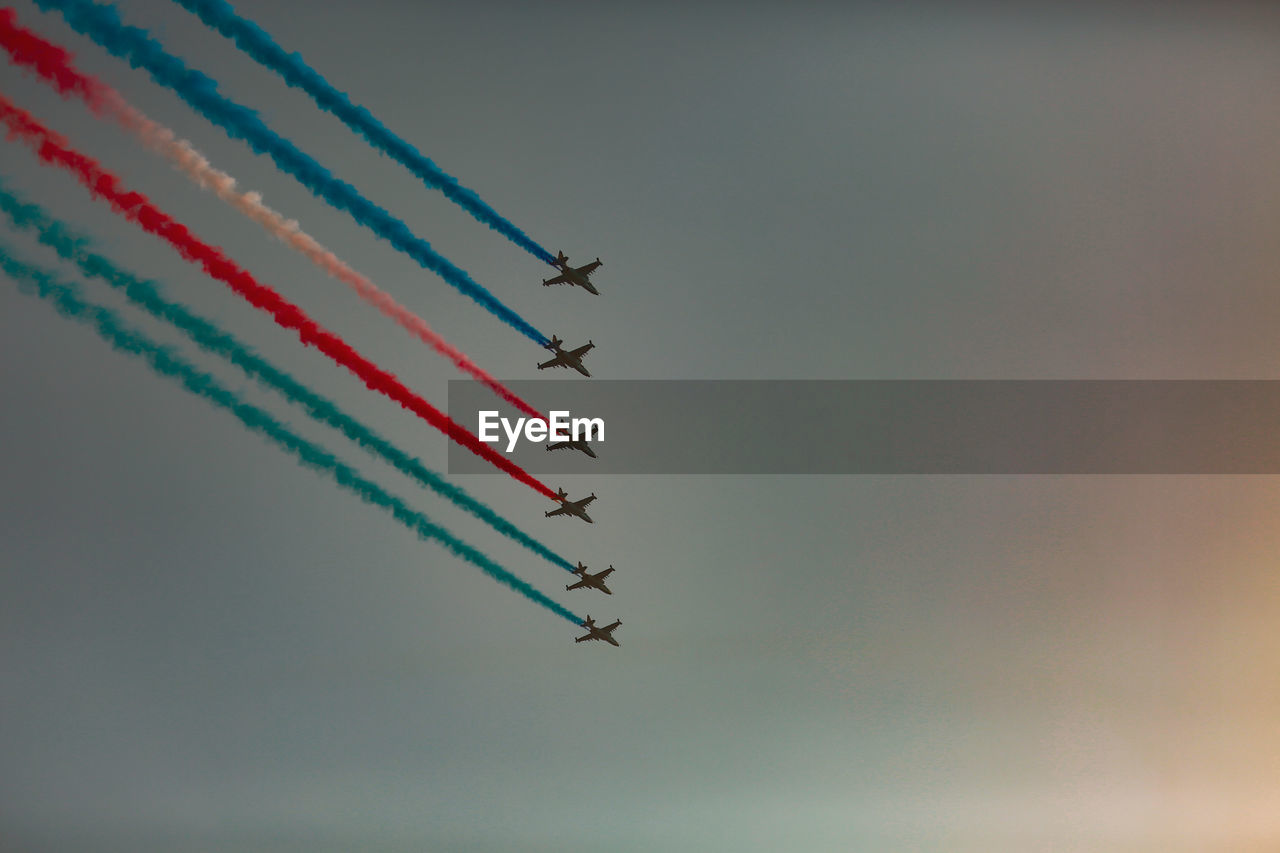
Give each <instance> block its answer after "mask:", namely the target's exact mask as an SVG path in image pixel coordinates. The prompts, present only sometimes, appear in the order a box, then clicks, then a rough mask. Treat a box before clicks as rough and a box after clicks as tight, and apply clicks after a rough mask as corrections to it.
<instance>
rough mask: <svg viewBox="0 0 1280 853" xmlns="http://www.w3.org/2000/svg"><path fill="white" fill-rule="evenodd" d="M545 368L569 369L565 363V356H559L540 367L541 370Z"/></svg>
mask: <svg viewBox="0 0 1280 853" xmlns="http://www.w3.org/2000/svg"><path fill="white" fill-rule="evenodd" d="M544 367H568V365H567V364H565V363H564V356H563V355H557V356H556V357H555V358H553V359H551V360H550V361H544V362H542V364H539V365H538V369H539V370H542V369H543V368H544Z"/></svg>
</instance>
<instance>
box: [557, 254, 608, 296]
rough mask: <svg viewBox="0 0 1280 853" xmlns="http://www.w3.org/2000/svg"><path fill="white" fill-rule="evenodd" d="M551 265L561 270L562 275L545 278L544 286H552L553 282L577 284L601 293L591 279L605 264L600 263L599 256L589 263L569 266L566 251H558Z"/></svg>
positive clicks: (597, 294)
mask: <svg viewBox="0 0 1280 853" xmlns="http://www.w3.org/2000/svg"><path fill="white" fill-rule="evenodd" d="M551 266H553V267H555V268H556V269H558V270H560V275H558V276H556V277H555V278H545V279H543V280H542V286H543V287H550V286H551V285H553V284H569V285H577V286H578V287H581V288H582V289H583V290H585V291H586V292H587V293H594V294H595V295H596V296H599V295H600V291H598V290H596V289H595V287H593V286H592V284H591V281H590V278H591V274H592V273H593V272H595V271H596V270H597V269H598V268H599V267H601V266H603V264H601V263H600V259H599V258H596V259H595V260H594V261H592V262H591V263H589V264H583V265H582V266H580V267H571V266H569V258H568V257H566V256H565V253H564V252H556V259H555V260H554V261H552V262H551Z"/></svg>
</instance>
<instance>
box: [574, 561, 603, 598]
mask: <svg viewBox="0 0 1280 853" xmlns="http://www.w3.org/2000/svg"><path fill="white" fill-rule="evenodd" d="M573 573H574V574H575V575H577V576H578V577H580V578H582V580H580V581H578V582H577V583H574V584H570V585H569V586H566V587H565V589H567V590H568V589H583V588H584V587H588V586H589V587H594V588H595V589H598V590H600V591H601V592H603V593H604V594H605V595H613V592H612V591H611V590H610V589H609V587H607V586H605V585H604V579H605V578H607V577H608V576H609V575H611V574H613V566H609V568H607V569H605V570H604V571H603V572H596V573H595V574H594V575H593V574H591V573H590V572H588V571H587V567H586V566H584V565H582V563H581V562H579V563H578V568H576V569H574V570H573Z"/></svg>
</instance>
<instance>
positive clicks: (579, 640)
mask: <svg viewBox="0 0 1280 853" xmlns="http://www.w3.org/2000/svg"><path fill="white" fill-rule="evenodd" d="M594 639H595V637H593V636H591V635H590V634H587V636H585V637H578V638H577V639H576V640H574V642H575V643H581V642H584V641H586V640H594Z"/></svg>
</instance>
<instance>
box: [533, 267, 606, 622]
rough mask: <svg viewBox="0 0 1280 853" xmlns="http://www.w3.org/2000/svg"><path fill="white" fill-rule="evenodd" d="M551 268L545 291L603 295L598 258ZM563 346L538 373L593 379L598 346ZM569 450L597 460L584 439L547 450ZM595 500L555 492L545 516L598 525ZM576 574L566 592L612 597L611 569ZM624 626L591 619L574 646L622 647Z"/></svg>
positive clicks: (581, 569)
mask: <svg viewBox="0 0 1280 853" xmlns="http://www.w3.org/2000/svg"><path fill="white" fill-rule="evenodd" d="M551 265H552V266H553V267H555V268H556V269H557V270H558V271H559V273H560V274H559V275H557V276H556V277H554V278H548V279H543V281H542V284H543V286H544V287H549V286H551V285H553V284H567V285H569V286H571V287H581V288H582V289H583V290H585V291H587V292H588V293H593V294H595V295H597V296H599V295H600V291H598V290H596V289H595V286H594V285H592V283H591V274H592V273H593V272H595V271H596V270H597V269H599V268H600V267H601V266H602V264H601V263H600V259H599V258H596V259H595V260H594V261H592V262H591V263H589V264H583V265H582V266H580V267H572V266H570V265H569V258H568V257H567V256H566V255H565V253H564V252H556V259H555V260H554V261H553V262H552V264H551ZM563 344H564V341H562V340H561V339H560V338H558V337H556V336H555V335H552V336H551V341H550V343H548V344H546V348H547V349H549V350H551V352H553V353H555V355H554V356H553V357H552V358H550V359H549V360H547V361H544V362H542V363H541V364H539V365H538V369H539V370H545V369H546V368H548V367H568V368H572V369H574V370H576V371H578V372H579V373H581V374H582V375H583V376H590V375H591V374H590V373H588V372H587V369H586V368H585V367H583V366H582V357H583V356H584V355H586V354H587V353H588V352H590V351H591V350H592V349H594V348H595V344H594V343H593V342H592V341H587V342H586V343H585V344H583V345H582V346H580V347H578V348H577V349H573V350H566V349H564V347H563V346H562V345H563ZM566 449H567V450H578V451H581V452H582V453H585V454H586V455H587V456H590V457H591V458H592V459H595V458H597V457H596V453H595V451H594V450H592V449H591V445H590V444H588V442H587V440H586V439H585V438H583V439H570V440H569V441H557V442H555V443H553V444H549V445H548V446H547V450H548V451H552V450H566ZM595 499H596V494H595V492H592V493H591V494H590V495H588V496H587V497H585V498H579V499H578V500H576V501H571V500H569V493H568V492H566V491H565V490H564V489H556V500H558V501H559V502H560V506H559V507H557V508H556V509H553V510H551V511H550V512H548V513H545V515H546V516H547V518H551V517H553V516H557V515H565V516H577V517H578V518H580V519H582V520H583V521H585V522H586V523H587V524H594V523H595V522H593V521H592V520H591V516H589V515H587V505H588V504H589V503H591V502H592V501H594V500H595ZM573 574H575V575H577V577H578V580H577V581H576V582H575V583H571V584H569V585H567V586H566V587H565V589H566V590H572V589H587V588H591V589H598V590H600V591H601V592H603V593H604V594H605V595H613V590H611V589H609V587H608V586H606V585H605V582H604V579H605V578H607V577H608V576H609V575H611V574H613V566H612V565H610V566H609V568H607V569H605V570H604V571H602V572H596V573H595V574H592V573H591V572H589V571H587V567H586V566H584V565H583V564H582V562H581V561H579V562H578V567H577V568H576V569H573ZM621 624H622V620H621V619H618V620H616V621H615V622H614V623H613V624H611V625H604V626H598V625H596V623H595V620H594V619H592V618H591V617H590V616H588V617H587V621H585V622H583V623H581V625H582V627H583V628H586V629H587V633H586V634H585V635H584V636H581V637H578V638H577V639H575V640H574V642H575V643H582V642H586V641H588V640H602V641H604V642H606V643H609V644H610V645H614V646H618V645H621V644H620V643H619V642H618V641H617V640H615V639H614V638H613V632H614V630H616V629H617V627H618V626H619V625H621Z"/></svg>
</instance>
